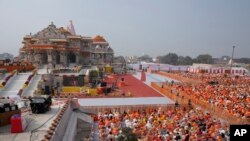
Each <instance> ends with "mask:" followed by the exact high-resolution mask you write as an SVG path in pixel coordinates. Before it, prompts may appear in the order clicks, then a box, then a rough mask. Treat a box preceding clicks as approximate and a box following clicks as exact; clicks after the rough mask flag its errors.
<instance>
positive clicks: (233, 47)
mask: <svg viewBox="0 0 250 141" xmlns="http://www.w3.org/2000/svg"><path fill="white" fill-rule="evenodd" d="M234 48H235V46H233V52H232V57H231V66H230V74H231V75H232V67H233V58H234Z"/></svg>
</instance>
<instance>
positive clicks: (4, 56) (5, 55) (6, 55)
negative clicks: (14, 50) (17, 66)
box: [0, 53, 14, 60]
mask: <svg viewBox="0 0 250 141" xmlns="http://www.w3.org/2000/svg"><path fill="white" fill-rule="evenodd" d="M13 58H14V56H13V55H12V54H9V53H2V54H0V60H5V59H10V60H12V59H13Z"/></svg>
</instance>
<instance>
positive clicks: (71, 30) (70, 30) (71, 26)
mask: <svg viewBox="0 0 250 141" xmlns="http://www.w3.org/2000/svg"><path fill="white" fill-rule="evenodd" d="M67 30H68V31H69V32H70V33H71V34H72V35H76V32H75V28H74V25H73V22H72V20H70V21H69V25H68V26H67Z"/></svg>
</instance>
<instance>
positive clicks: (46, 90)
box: [44, 86, 50, 94]
mask: <svg viewBox="0 0 250 141" xmlns="http://www.w3.org/2000/svg"><path fill="white" fill-rule="evenodd" d="M44 94H50V89H49V86H45V87H44Z"/></svg>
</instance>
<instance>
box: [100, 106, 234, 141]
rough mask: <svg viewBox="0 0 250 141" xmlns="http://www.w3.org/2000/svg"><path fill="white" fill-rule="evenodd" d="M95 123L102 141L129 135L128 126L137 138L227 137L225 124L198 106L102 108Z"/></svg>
mask: <svg viewBox="0 0 250 141" xmlns="http://www.w3.org/2000/svg"><path fill="white" fill-rule="evenodd" d="M98 125H99V139H100V140H102V141H120V140H125V138H129V137H128V136H129V135H128V134H127V133H125V132H126V130H124V129H127V128H129V129H130V130H131V131H132V132H131V135H130V136H134V137H136V138H137V139H138V141H172V140H176V141H189V140H190V141H193V140H195V141H203V140H211V141H213V140H218V141H226V140H229V137H228V136H229V128H228V125H227V124H226V123H223V122H221V121H219V120H217V119H215V118H214V117H213V116H212V115H210V113H208V112H204V111H202V110H200V109H198V108H197V109H192V108H185V107H184V108H180V107H179V108H172V109H162V108H158V109H140V110H134V111H125V112H112V111H104V112H102V113H99V115H98Z"/></svg>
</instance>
